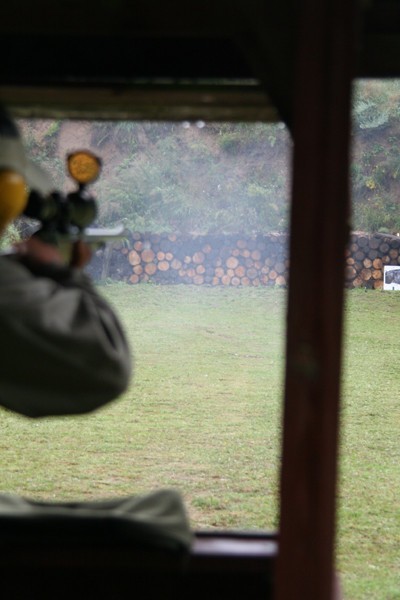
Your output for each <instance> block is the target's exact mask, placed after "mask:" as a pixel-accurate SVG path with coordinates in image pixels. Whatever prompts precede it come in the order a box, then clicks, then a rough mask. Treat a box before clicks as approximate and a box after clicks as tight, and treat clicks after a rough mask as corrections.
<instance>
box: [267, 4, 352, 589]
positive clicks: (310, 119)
mask: <svg viewBox="0 0 400 600" xmlns="http://www.w3.org/2000/svg"><path fill="white" fill-rule="evenodd" d="M353 5H354V3H353V1H352V0H302V1H300V2H299V5H298V8H299V23H298V35H299V39H298V49H297V53H296V75H295V96H294V119H293V134H294V156H293V189H292V214H291V240H290V276H289V281H290V283H289V297H288V316H287V350H286V360H287V364H286V378H285V406H284V434H283V450H282V472H281V514H280V527H279V532H280V533H279V535H280V542H279V547H280V549H279V557H278V563H277V581H276V594H275V595H276V599H277V600H289V599H290V600H299V599H307V600H330V599H331V598H332V597H333V593H334V586H333V572H334V569H333V547H334V531H335V493H336V467H337V465H336V463H337V432H338V412H339V391H340V390H339V381H340V367H341V360H340V359H341V342H342V309H343V288H344V262H345V261H344V256H345V246H346V241H347V235H348V227H349V224H348V215H349V200H348V198H349V192H348V164H349V131H350V96H351V78H352V75H353V73H352V66H353V65H352V57H353V44H354V35H353V26H354V15H353Z"/></svg>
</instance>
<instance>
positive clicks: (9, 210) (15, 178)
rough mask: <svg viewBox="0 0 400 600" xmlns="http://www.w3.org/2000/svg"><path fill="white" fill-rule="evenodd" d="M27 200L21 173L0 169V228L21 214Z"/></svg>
mask: <svg viewBox="0 0 400 600" xmlns="http://www.w3.org/2000/svg"><path fill="white" fill-rule="evenodd" d="M27 202H28V188H27V186H26V183H25V180H24V178H23V177H22V175H20V174H19V173H17V172H16V171H13V170H11V169H0V229H4V228H5V227H6V226H7V225H8V224H9V223H10V222H11V221H12V220H13V219H15V218H16V217H18V216H19V215H20V214H22V213H23V211H24V209H25V207H26V204H27Z"/></svg>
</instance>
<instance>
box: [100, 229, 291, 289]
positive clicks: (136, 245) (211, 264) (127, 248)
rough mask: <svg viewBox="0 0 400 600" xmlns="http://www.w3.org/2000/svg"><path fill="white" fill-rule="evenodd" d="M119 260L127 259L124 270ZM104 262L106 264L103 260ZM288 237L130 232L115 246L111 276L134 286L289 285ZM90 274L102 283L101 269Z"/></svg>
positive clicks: (104, 274) (110, 261) (279, 235)
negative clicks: (187, 284)
mask: <svg viewBox="0 0 400 600" xmlns="http://www.w3.org/2000/svg"><path fill="white" fill-rule="evenodd" d="M121 256H123V257H124V259H125V266H122V263H121ZM101 260H102V261H103V263H104V261H105V260H106V259H105V257H104V256H102V258H101ZM288 266H289V261H288V258H287V236H286V235H284V234H271V235H255V236H250V237H248V236H246V237H245V236H239V235H223V236H222V235H218V236H217V235H216V236H211V235H207V236H200V235H198V236H189V235H179V236H178V235H175V234H169V235H168V234H160V235H159V234H152V233H147V234H146V233H145V234H142V233H137V232H135V233H132V234H131V239H130V240H128V243H127V244H120V245H119V246H114V249H113V251H112V256H111V259H110V260H109V261H108V269H107V271H108V272H106V273H105V272H104V268H103V274H102V277H101V278H103V279H104V278H105V277H111V278H112V279H120V280H124V281H127V282H129V283H131V284H137V283H141V282H149V281H152V282H155V283H168V284H176V283H189V284H194V285H203V284H208V285H224V286H228V285H229V286H260V285H278V286H285V285H287V282H288ZM94 270H95V267H94V268H93V272H92V275H93V276H94V277H95V279H99V277H100V274H101V271H102V268H101V267H98V268H97V272H96V273H95V272H94Z"/></svg>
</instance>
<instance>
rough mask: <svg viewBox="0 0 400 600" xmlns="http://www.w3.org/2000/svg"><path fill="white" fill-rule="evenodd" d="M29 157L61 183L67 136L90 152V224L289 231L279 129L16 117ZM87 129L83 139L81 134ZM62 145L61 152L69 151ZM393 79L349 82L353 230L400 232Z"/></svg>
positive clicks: (285, 159)
mask: <svg viewBox="0 0 400 600" xmlns="http://www.w3.org/2000/svg"><path fill="white" fill-rule="evenodd" d="M21 126H22V128H23V134H24V139H25V141H26V143H27V146H28V150H29V152H30V154H31V156H32V157H33V158H34V159H35V160H37V161H38V162H40V163H41V164H42V165H43V166H44V167H45V168H47V169H48V170H49V171H50V172H51V173H52V175H53V179H54V180H55V184H56V185H57V186H58V187H61V188H62V187H63V186H64V185H65V172H64V158H65V157H64V154H65V152H66V150H67V149H66V147H65V144H64V142H63V139H64V137H65V134H66V132H69V138H72V139H74V141H75V142H76V146H77V147H88V148H89V149H91V150H93V151H94V152H96V153H98V154H99V155H100V156H101V157H102V159H103V163H104V172H103V174H102V175H101V176H100V179H99V181H98V183H96V184H95V186H94V188H93V189H94V190H95V193H96V195H97V198H98V203H99V207H100V212H99V218H98V223H99V224H100V225H104V226H110V225H115V224H116V223H121V222H123V223H125V224H126V225H127V226H129V227H130V228H132V229H136V230H141V231H149V230H152V231H159V232H162V231H174V232H183V233H186V232H189V233H215V232H226V233H231V232H243V233H253V232H262V233H266V232H270V231H284V230H286V229H287V228H288V213H289V210H288V208H289V199H290V179H291V146H292V143H291V139H290V136H289V133H288V131H287V129H286V128H285V126H284V125H283V124H265V123H203V122H198V123H188V122H181V123H177V122H173V123H169V122H129V121H120V122H114V121H113V122H111V121H98V122H96V121H93V122H90V123H87V122H86V123H85V124H82V122H61V121H21ZM82 130H84V131H85V132H86V133H87V132H89V134H88V135H86V137H84V138H82V137H81V135H80V133H81V131H82ZM68 149H69V148H68ZM399 149H400V82H399V81H398V80H385V81H380V80H373V81H372V80H368V81H360V82H357V83H356V84H355V86H354V94H353V128H352V162H351V189H352V201H353V203H352V206H353V222H352V228H353V229H355V230H364V231H370V232H373V231H378V230H384V231H388V232H398V231H400V205H399V203H400V194H399V190H398V188H399V180H400V150H399Z"/></svg>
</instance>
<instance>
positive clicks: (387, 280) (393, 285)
mask: <svg viewBox="0 0 400 600" xmlns="http://www.w3.org/2000/svg"><path fill="white" fill-rule="evenodd" d="M383 289H384V290H400V265H399V266H385V267H384V268H383Z"/></svg>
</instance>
